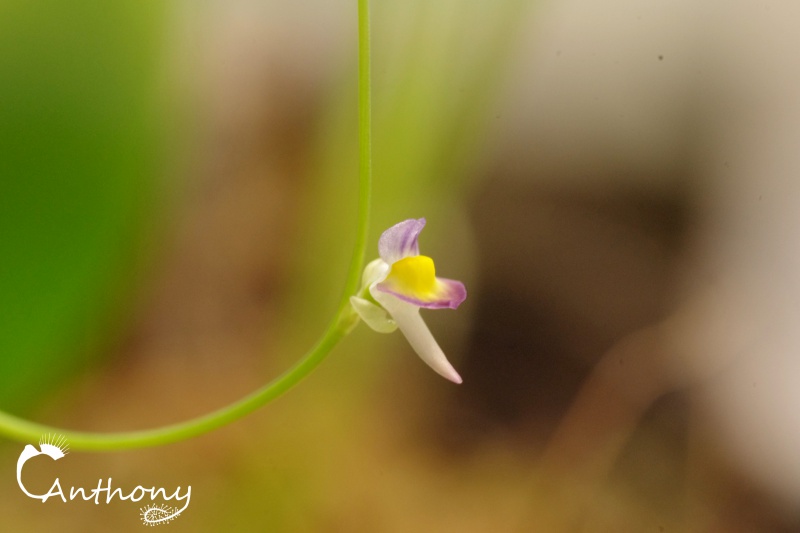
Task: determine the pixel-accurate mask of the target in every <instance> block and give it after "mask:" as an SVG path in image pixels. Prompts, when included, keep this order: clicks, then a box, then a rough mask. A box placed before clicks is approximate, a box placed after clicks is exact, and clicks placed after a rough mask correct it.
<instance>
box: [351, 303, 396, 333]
mask: <svg viewBox="0 0 800 533" xmlns="http://www.w3.org/2000/svg"><path fill="white" fill-rule="evenodd" d="M350 305H352V306H353V309H354V310H355V312H356V313H357V314H358V316H360V317H361V320H363V321H364V323H365V324H366V325H368V326H369V327H370V328H372V329H374V330H375V331H377V332H378V333H391V332H393V331H394V330H396V329H397V322H395V321H394V320H392V319H391V318H390V317H389V313H387V312H386V310H385V309H381V308H380V307H378V306H377V305H375V304H374V303H372V302H370V301H369V300H365V299H364V298H359V297H358V296H351V297H350Z"/></svg>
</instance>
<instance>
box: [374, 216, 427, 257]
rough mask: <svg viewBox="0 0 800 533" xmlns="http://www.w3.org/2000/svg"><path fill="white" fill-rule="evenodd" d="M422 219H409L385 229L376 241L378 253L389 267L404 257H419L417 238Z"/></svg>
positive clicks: (422, 226)
mask: <svg viewBox="0 0 800 533" xmlns="http://www.w3.org/2000/svg"><path fill="white" fill-rule="evenodd" d="M424 227H425V219H424V218H417V219H415V218H410V219H408V220H404V221H403V222H399V223H397V224H395V225H394V226H392V227H391V228H389V229H387V230H386V231H384V232H383V234H382V235H381V238H380V239H379V240H378V253H379V255H380V256H381V259H383V260H384V261H386V262H387V263H389V264H390V265H391V264H392V263H394V262H395V261H399V260H400V259H403V258H404V257H409V256H412V255H419V244H418V243H417V238H418V237H419V234H420V232H421V231H422V228H424Z"/></svg>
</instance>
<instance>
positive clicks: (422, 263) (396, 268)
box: [386, 255, 436, 296]
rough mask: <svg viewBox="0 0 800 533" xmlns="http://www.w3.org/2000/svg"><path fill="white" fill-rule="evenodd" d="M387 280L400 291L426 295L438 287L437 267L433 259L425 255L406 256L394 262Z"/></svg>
mask: <svg viewBox="0 0 800 533" xmlns="http://www.w3.org/2000/svg"><path fill="white" fill-rule="evenodd" d="M386 281H387V282H389V283H390V284H391V285H394V286H395V287H396V288H397V289H399V291H398V292H402V293H405V294H414V295H418V296H426V295H429V294H430V293H432V292H433V291H434V289H435V288H436V269H435V268H434V266H433V259H431V258H430V257H427V256H424V255H415V256H412V257H406V258H405V259H401V260H400V261H397V262H395V263H393V264H392V270H391V271H390V272H389V275H388V276H387V277H386Z"/></svg>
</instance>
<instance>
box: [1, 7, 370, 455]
mask: <svg viewBox="0 0 800 533" xmlns="http://www.w3.org/2000/svg"><path fill="white" fill-rule="evenodd" d="M369 18H370V15H369V0H358V118H359V123H358V130H359V152H360V157H359V193H358V222H357V228H356V242H355V245H354V246H353V255H352V258H351V260H350V266H349V269H348V271H347V278H346V281H345V286H344V291H343V295H342V299H341V301H340V303H339V307H338V310H337V312H336V314H335V315H334V317H333V319H332V320H331V322H330V324H329V325H328V327H327V328H326V330H325V332H324V333H323V334H322V337H320V339H319V340H318V341H317V343H316V344H315V345H314V346H313V347H312V348H311V350H309V351H308V352H307V353H306V354H305V355H304V356H303V358H302V359H300V360H299V361H298V362H297V363H296V364H295V365H294V366H292V367H291V368H290V369H289V370H287V371H286V372H284V373H283V374H282V375H280V376H278V377H277V378H276V379H274V380H273V381H271V382H270V383H268V384H267V385H265V386H264V387H262V388H260V389H258V390H257V391H255V392H253V393H252V394H250V395H248V396H246V397H244V398H242V399H241V400H239V401H237V402H234V403H232V404H230V405H228V406H226V407H223V408H222V409H219V410H217V411H214V412H211V413H209V414H206V415H203V416H200V417H198V418H194V419H192V420H188V421H186V422H182V423H179V424H174V425H170V426H164V427H160V428H155V429H148V430H142V431H132V432H123V433H86V432H79V431H72V430H69V429H61V428H55V427H51V426H46V425H43V424H37V423H35V422H30V421H28V420H25V419H22V418H19V417H16V416H13V415H10V414H8V413H5V412H3V411H0V435H4V436H6V437H9V438H11V439H15V440H19V441H22V442H37V441H38V440H39V438H41V436H42V435H45V434H60V435H63V436H64V437H66V439H67V441H68V442H69V446H70V449H71V450H93V451H111V450H125V449H132V448H144V447H148V446H160V445H163V444H169V443H172V442H177V441H181V440H185V439H189V438H192V437H196V436H198V435H202V434H203V433H208V432H209V431H212V430H214V429H217V428H219V427H222V426H224V425H226V424H229V423H231V422H233V421H235V420H238V419H240V418H242V417H244V416H245V415H247V414H249V413H252V412H253V411H255V410H256V409H258V408H259V407H262V406H263V405H265V404H267V403H269V402H271V401H272V400H274V399H275V398H277V397H278V396H280V395H282V394H283V393H284V392H286V391H288V390H289V389H291V388H292V387H294V386H295V385H296V384H297V383H299V382H300V381H301V380H302V379H303V378H305V377H306V376H307V375H309V374H310V373H311V371H312V370H314V369H315V368H316V367H317V366H318V365H319V364H320V363H321V362H322V361H323V360H324V359H325V357H326V356H327V355H328V354H329V353H330V352H331V350H332V349H333V348H334V346H336V345H337V344H338V343H339V341H340V340H342V339H343V338H344V337H345V336H346V335H347V333H348V332H349V331H350V330H351V329H352V328H353V326H354V325H355V323H356V322H357V317H356V316H355V314H354V313H353V311H352V308H351V307H350V301H349V300H350V296H351V295H352V294H355V292H356V291H357V290H358V282H359V278H360V276H361V271H362V269H363V267H364V255H365V252H366V246H367V233H368V222H369V212H370V196H371V194H372V116H371V106H372V103H371V101H372V97H371V92H372V91H371V81H370V32H369V29H370V21H369Z"/></svg>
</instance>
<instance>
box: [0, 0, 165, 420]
mask: <svg viewBox="0 0 800 533" xmlns="http://www.w3.org/2000/svg"><path fill="white" fill-rule="evenodd" d="M163 19H164V9H163V7H159V4H147V3H145V4H143V3H141V2H133V1H119V2H101V3H98V2H90V1H87V0H74V1H71V2H61V1H55V0H53V1H43V2H28V1H23V0H9V1H5V2H3V3H2V6H0V404H1V405H3V406H4V407H5V408H8V409H11V410H18V409H22V408H23V406H26V405H29V404H30V402H31V401H32V400H33V399H34V398H37V397H38V396H41V393H42V391H44V390H47V389H48V388H49V387H50V386H51V385H53V384H54V383H55V382H56V380H58V379H59V378H60V377H62V376H63V375H64V374H65V373H68V372H72V371H74V370H75V369H76V368H78V367H79V366H80V365H83V364H84V363H85V362H86V359H87V355H86V354H87V353H92V351H93V350H95V351H96V349H97V348H98V346H96V342H95V341H93V340H92V339H97V338H100V337H101V333H102V332H103V330H107V329H108V328H107V326H110V325H111V324H110V320H109V319H108V318H104V317H108V316H114V315H115V314H118V313H119V312H120V311H121V308H120V306H119V301H120V296H121V295H122V294H123V293H124V292H125V289H126V288H127V287H129V286H130V278H131V276H132V275H134V273H135V271H136V269H135V268H132V267H133V266H135V265H137V264H138V262H139V261H140V260H139V259H137V257H138V252H139V251H140V249H141V246H138V245H139V244H141V240H142V236H143V235H144V231H143V229H144V226H145V222H146V216H147V215H148V214H149V213H148V206H149V205H150V204H151V202H152V200H153V198H154V193H155V187H156V183H157V180H156V172H155V165H156V163H157V160H158V156H159V154H158V150H159V146H161V145H162V142H161V138H160V133H159V128H158V125H157V122H156V119H157V116H156V111H157V106H156V105H155V104H156V102H155V95H156V92H155V85H156V83H155V82H156V78H157V76H158V70H159V68H158V67H159V65H158V64H157V58H159V57H160V54H159V53H158V47H159V46H160V44H161V37H162V29H163V28H162V24H163Z"/></svg>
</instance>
